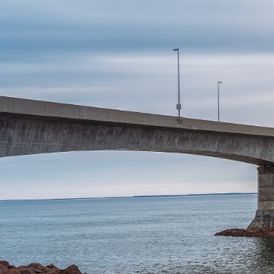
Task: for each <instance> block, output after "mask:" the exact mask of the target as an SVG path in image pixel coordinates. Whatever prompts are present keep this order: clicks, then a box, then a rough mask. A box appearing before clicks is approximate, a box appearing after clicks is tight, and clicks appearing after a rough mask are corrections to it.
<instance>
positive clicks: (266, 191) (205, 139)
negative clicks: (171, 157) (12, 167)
mask: <svg viewBox="0 0 274 274" xmlns="http://www.w3.org/2000/svg"><path fill="white" fill-rule="evenodd" d="M84 150H131V151H155V152H169V153H187V154H195V155H204V156H212V157H218V158H224V159H229V160H235V161H241V162H245V163H250V164H254V165H256V166H258V194H259V195H258V210H257V212H256V216H255V219H254V220H253V222H252V223H251V224H250V226H249V228H250V229H252V228H263V229H273V230H274V128H267V127H258V126H251V125H239V124H232V123H223V122H214V121H205V120H196V119H188V118H180V119H178V118H177V117H173V116H165V115H155V114H146V113H138V112H130V111H120V110H112V109H103V108H96V107H87V106H77V105H70V104H59V103H51V102H43V101H35V100H27V99H18V98H11V97H3V96H0V157H7V156H16V155H29V154H38V153H51V152H67V151H84Z"/></svg>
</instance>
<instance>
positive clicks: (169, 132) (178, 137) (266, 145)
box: [0, 114, 274, 165]
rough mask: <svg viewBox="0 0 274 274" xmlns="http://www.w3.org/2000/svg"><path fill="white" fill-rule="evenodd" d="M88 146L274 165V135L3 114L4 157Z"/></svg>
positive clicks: (0, 120)
mask: <svg viewBox="0 0 274 274" xmlns="http://www.w3.org/2000/svg"><path fill="white" fill-rule="evenodd" d="M87 150H130V151H154V152H169V153H186V154H193V155H204V156H212V157H218V158H224V159H229V160H235V161H241V162H246V163H251V164H256V165H274V139H273V138H270V137H260V136H252V135H236V134H228V133H220V132H207V131H197V130H185V129H176V128H174V129H173V128H169V129H167V128H160V127H145V126H140V127H138V126H133V125H128V124H101V123H98V122H97V123H95V122H90V121H82V120H80V121H79V120H65V119H63V120H61V119H57V118H56V119H49V118H41V117H36V116H35V117H32V116H20V117H16V116H10V115H7V114H1V116H0V157H6V156H15V155H29V154H38V153H52V152H68V151H87Z"/></svg>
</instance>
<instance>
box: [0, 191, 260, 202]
mask: <svg viewBox="0 0 274 274" xmlns="http://www.w3.org/2000/svg"><path fill="white" fill-rule="evenodd" d="M250 194H252V195H253V194H257V192H224V193H193V194H174V195H172V194H163V195H157V194H155V195H132V196H113V197H112V196H110V197H79V198H77V197H72V198H41V199H28V198H26V199H0V202H5V201H7V202H8V201H11V202H12V201H66V200H91V199H122V198H134V199H138V198H169V197H190V196H216V195H218V196H222V195H250Z"/></svg>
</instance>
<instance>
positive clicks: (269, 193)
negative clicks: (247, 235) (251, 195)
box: [248, 167, 274, 231]
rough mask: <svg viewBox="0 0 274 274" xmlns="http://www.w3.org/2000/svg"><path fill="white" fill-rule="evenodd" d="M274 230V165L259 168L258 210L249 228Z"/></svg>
mask: <svg viewBox="0 0 274 274" xmlns="http://www.w3.org/2000/svg"><path fill="white" fill-rule="evenodd" d="M254 229H263V230H266V231H272V230H273V231H274V167H259V168H258V210H257V212H256V216H255V218H254V220H253V221H252V223H251V224H250V225H249V227H248V230H254Z"/></svg>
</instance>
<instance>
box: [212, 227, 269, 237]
mask: <svg viewBox="0 0 274 274" xmlns="http://www.w3.org/2000/svg"><path fill="white" fill-rule="evenodd" d="M215 236H232V237H262V238H266V237H274V230H265V229H261V228H257V229H239V228H231V229H226V230H223V231H221V232H217V233H215Z"/></svg>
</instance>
